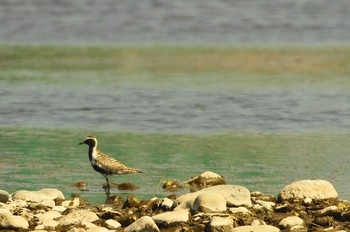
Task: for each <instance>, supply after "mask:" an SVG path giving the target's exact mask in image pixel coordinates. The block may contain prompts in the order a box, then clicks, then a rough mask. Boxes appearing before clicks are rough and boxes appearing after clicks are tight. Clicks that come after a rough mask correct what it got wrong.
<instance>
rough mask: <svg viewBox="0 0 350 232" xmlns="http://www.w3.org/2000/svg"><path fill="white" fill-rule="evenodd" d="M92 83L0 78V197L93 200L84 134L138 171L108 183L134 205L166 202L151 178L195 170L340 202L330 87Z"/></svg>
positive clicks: (345, 98) (336, 118) (339, 152)
mask: <svg viewBox="0 0 350 232" xmlns="http://www.w3.org/2000/svg"><path fill="white" fill-rule="evenodd" d="M100 78H101V79H95V80H96V81H87V82H86V83H84V82H80V81H77V80H76V79H75V81H71V82H69V81H68V79H65V78H62V79H52V78H47V79H45V78H40V79H38V80H35V78H29V79H26V78H20V79H17V80H10V81H9V79H6V78H5V79H3V80H2V81H1V84H2V85H1V87H0V94H1V102H0V109H1V117H0V123H1V125H2V127H1V129H0V131H1V135H0V136H1V137H0V146H1V147H2V150H1V157H2V158H1V161H0V173H1V176H2V180H1V186H2V188H3V189H6V190H7V191H9V192H13V191H16V190H18V189H33V190H34V189H39V188H43V187H54V188H59V189H62V190H63V191H64V192H65V194H66V195H67V197H68V196H69V195H70V194H71V193H72V192H78V190H76V189H75V188H73V187H70V185H71V184H73V183H76V182H78V181H85V182H87V183H88V185H89V190H90V191H89V192H85V193H83V196H84V197H86V198H88V199H90V200H92V201H93V202H95V203H99V202H102V201H103V198H104V195H103V192H102V189H101V185H102V184H103V183H104V178H103V177H102V176H101V175H99V174H98V173H95V172H94V171H93V169H92V168H91V167H90V164H89V161H88V157H87V147H86V146H78V143H79V142H80V141H82V140H83V139H84V137H85V136H86V135H87V134H95V135H97V136H98V138H99V139H100V143H99V144H100V149H101V150H102V151H104V152H106V153H108V154H110V155H112V156H114V157H115V158H118V159H119V160H120V161H122V162H124V163H126V164H128V165H131V166H135V167H137V168H140V169H142V170H143V171H144V172H145V173H144V174H141V175H128V176H123V177H118V176H115V177H113V178H111V179H112V181H113V182H116V183H120V182H123V181H129V182H132V183H135V184H137V185H139V186H140V189H138V190H137V191H135V192H133V194H136V195H138V196H140V197H142V198H146V197H149V196H151V195H153V194H156V195H166V194H169V193H165V192H163V191H162V190H161V189H157V185H158V183H159V181H160V180H162V179H176V180H179V181H184V180H186V179H189V178H190V177H192V176H195V175H197V174H200V173H202V172H203V171H206V170H211V171H214V172H217V173H219V174H221V175H223V176H224V177H225V178H226V180H227V182H228V183H231V184H239V185H243V186H246V187H247V188H249V189H250V190H251V191H254V190H258V191H262V192H265V193H271V194H277V193H278V192H279V191H280V190H281V188H282V187H283V186H285V185H287V184H289V183H290V182H292V181H296V180H300V179H308V178H312V179H326V180H329V181H331V182H332V183H333V184H334V185H335V187H336V189H337V191H338V192H339V194H340V196H341V197H342V198H344V199H349V197H350V196H349V189H350V185H349V183H348V176H349V174H350V173H349V168H348V166H349V150H350V143H349V138H350V137H349V134H348V131H349V127H350V120H349V117H348V115H350V107H349V104H348V102H349V99H350V95H349V93H348V92H347V91H345V90H344V89H343V88H341V87H339V86H337V85H336V84H334V85H331V86H329V88H328V89H327V90H324V89H322V88H318V87H317V85H315V86H308V87H306V86H303V85H297V86H294V87H293V88H285V87H283V86H280V87H279V88H272V87H271V86H270V87H266V86H265V87H260V88H258V89H255V88H253V89H252V88H244V86H243V88H241V89H240V91H234V92H232V91H228V90H225V87H224V86H225V83H222V84H221V85H218V86H219V87H220V86H221V87H220V88H219V89H220V90H221V91H217V90H215V88H214V89H207V88H202V87H199V86H200V85H198V83H197V82H193V83H191V82H186V85H184V87H183V88H181V87H180V85H178V86H175V88H173V87H169V86H168V87H163V88H159V87H156V86H154V87H149V86H148V87H145V86H144V87H141V86H138V85H137V84H135V83H129V85H121V84H120V83H119V84H118V85H116V84H113V83H114V82H113V81H111V80H110V79H109V78H106V79H103V78H104V77H103V76H102V77H100ZM190 79H191V78H189V80H190ZM53 80H55V81H53ZM78 80H79V79H78ZM97 80H98V81H97ZM112 80H113V78H112ZM213 84H214V85H215V83H213ZM187 191H188V190H183V191H182V192H180V193H183V192H187ZM116 192H118V191H116ZM127 194H129V192H123V193H122V195H123V196H125V195H127Z"/></svg>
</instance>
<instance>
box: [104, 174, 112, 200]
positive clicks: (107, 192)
mask: <svg viewBox="0 0 350 232" xmlns="http://www.w3.org/2000/svg"><path fill="white" fill-rule="evenodd" d="M103 176H104V177H105V179H106V182H107V185H106V188H105V193H106V195H107V198H108V197H109V195H110V194H111V186H110V184H109V180H108V176H107V175H105V174H104V175H103Z"/></svg>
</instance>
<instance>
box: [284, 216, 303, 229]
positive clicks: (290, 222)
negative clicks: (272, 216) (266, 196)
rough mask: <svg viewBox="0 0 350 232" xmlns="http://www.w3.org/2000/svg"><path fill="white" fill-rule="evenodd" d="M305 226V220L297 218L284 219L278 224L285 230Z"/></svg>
mask: <svg viewBox="0 0 350 232" xmlns="http://www.w3.org/2000/svg"><path fill="white" fill-rule="evenodd" d="M303 225H304V221H303V219H301V218H300V217H297V216H289V217H286V218H283V219H282V220H281V221H280V222H279V223H278V226H279V227H281V228H283V229H286V228H291V227H293V226H303Z"/></svg>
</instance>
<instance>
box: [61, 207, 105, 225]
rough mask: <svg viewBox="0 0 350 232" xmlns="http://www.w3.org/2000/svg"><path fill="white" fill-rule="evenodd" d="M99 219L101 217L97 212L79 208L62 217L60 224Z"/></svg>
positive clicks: (74, 223) (73, 223)
mask: <svg viewBox="0 0 350 232" xmlns="http://www.w3.org/2000/svg"><path fill="white" fill-rule="evenodd" d="M98 219H99V218H98V216H97V215H96V214H95V213H93V212H91V211H89V210H85V209H78V210H75V211H73V212H71V213H69V214H67V215H66V216H65V217H63V218H62V219H60V220H59V224H60V226H69V225H76V224H78V223H82V222H93V221H96V220H98Z"/></svg>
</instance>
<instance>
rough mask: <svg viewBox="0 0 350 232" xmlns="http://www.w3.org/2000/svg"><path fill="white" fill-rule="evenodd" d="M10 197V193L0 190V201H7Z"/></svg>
mask: <svg viewBox="0 0 350 232" xmlns="http://www.w3.org/2000/svg"><path fill="white" fill-rule="evenodd" d="M9 199H10V194H9V193H8V192H6V191H4V190H0V202H2V203H7V202H8V200H9Z"/></svg>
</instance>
